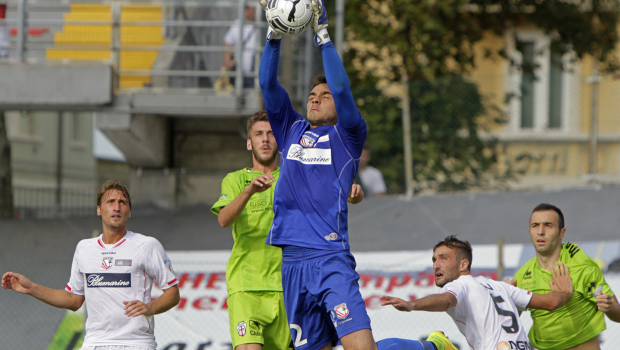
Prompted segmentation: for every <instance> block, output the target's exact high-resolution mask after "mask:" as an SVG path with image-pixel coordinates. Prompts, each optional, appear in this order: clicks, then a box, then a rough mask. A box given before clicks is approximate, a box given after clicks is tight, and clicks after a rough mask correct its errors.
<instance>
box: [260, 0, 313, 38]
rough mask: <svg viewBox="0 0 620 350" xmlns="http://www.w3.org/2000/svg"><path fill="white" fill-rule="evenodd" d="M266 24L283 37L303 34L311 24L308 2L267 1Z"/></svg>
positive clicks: (305, 0) (296, 0) (310, 11)
mask: <svg viewBox="0 0 620 350" xmlns="http://www.w3.org/2000/svg"><path fill="white" fill-rule="evenodd" d="M265 11H266V16H267V22H269V25H270V26H271V28H273V30H275V31H276V32H278V33H280V34H283V35H289V36H292V35H297V34H301V33H303V32H304V31H305V30H306V29H308V27H310V25H311V24H312V16H313V14H312V7H311V6H310V0H268V2H267V9H266V10H265Z"/></svg>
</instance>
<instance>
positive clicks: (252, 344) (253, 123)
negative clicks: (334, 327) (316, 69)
mask: <svg viewBox="0 0 620 350" xmlns="http://www.w3.org/2000/svg"><path fill="white" fill-rule="evenodd" d="M247 131H248V140H247V149H248V150H249V151H252V163H253V166H252V168H245V169H241V170H238V171H235V172H232V173H230V174H228V175H226V177H225V178H224V180H223V181H222V192H221V195H220V198H219V200H218V201H217V202H216V203H215V204H214V205H213V207H212V208H211V211H212V212H213V213H214V214H216V215H218V222H219V223H220V225H221V226H222V227H229V226H231V225H232V227H233V229H232V233H233V239H234V241H235V243H234V245H233V249H232V252H231V254H230V258H229V260H228V264H227V266H226V286H227V290H228V302H227V304H228V316H229V323H230V334H231V337H232V345H233V349H234V350H261V348H264V349H265V350H267V349H269V350H271V349H288V348H289V347H290V344H291V335H290V331H289V325H288V322H287V319H286V312H285V310H284V299H283V296H282V277H281V274H280V268H281V267H282V251H281V249H280V248H277V247H274V246H270V245H267V244H265V240H266V238H267V234H268V233H269V229H270V227H271V223H272V221H273V210H272V204H273V195H274V189H275V184H276V181H277V180H278V176H279V175H280V168H279V167H278V166H277V155H278V146H277V144H276V141H275V138H274V136H273V132H272V130H271V126H270V125H269V120H268V118H267V114H266V113H265V112H257V113H256V114H254V115H253V116H252V117H250V119H249V120H248V125H247ZM353 186H354V187H353V188H352V189H351V194H350V197H349V202H350V203H353V204H356V203H359V202H361V201H362V199H363V197H364V193H363V191H362V190H361V187H360V186H359V185H353Z"/></svg>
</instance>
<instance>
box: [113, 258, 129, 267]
mask: <svg viewBox="0 0 620 350" xmlns="http://www.w3.org/2000/svg"><path fill="white" fill-rule="evenodd" d="M114 266H131V259H116V260H115V261H114Z"/></svg>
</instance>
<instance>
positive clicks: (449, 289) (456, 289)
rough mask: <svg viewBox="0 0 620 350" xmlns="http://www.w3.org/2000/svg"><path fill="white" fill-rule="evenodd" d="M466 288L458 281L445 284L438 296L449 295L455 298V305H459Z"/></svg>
mask: <svg viewBox="0 0 620 350" xmlns="http://www.w3.org/2000/svg"><path fill="white" fill-rule="evenodd" d="M465 289H466V286H465V284H464V283H462V282H460V281H459V280H458V279H456V280H454V281H452V282H450V283H447V284H446V285H445V286H443V288H441V290H440V291H439V293H440V294H444V293H450V294H452V295H454V296H455V297H456V305H459V304H460V303H461V301H463V299H464V298H465V295H466V294H467V292H466V291H465Z"/></svg>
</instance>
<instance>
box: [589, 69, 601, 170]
mask: <svg viewBox="0 0 620 350" xmlns="http://www.w3.org/2000/svg"><path fill="white" fill-rule="evenodd" d="M600 81H601V77H600V76H599V74H598V60H597V59H596V58H595V59H594V62H593V67H592V75H591V76H590V77H588V82H589V83H590V84H592V109H591V116H590V164H589V173H590V174H596V173H597V172H598V84H599V82H600Z"/></svg>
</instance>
